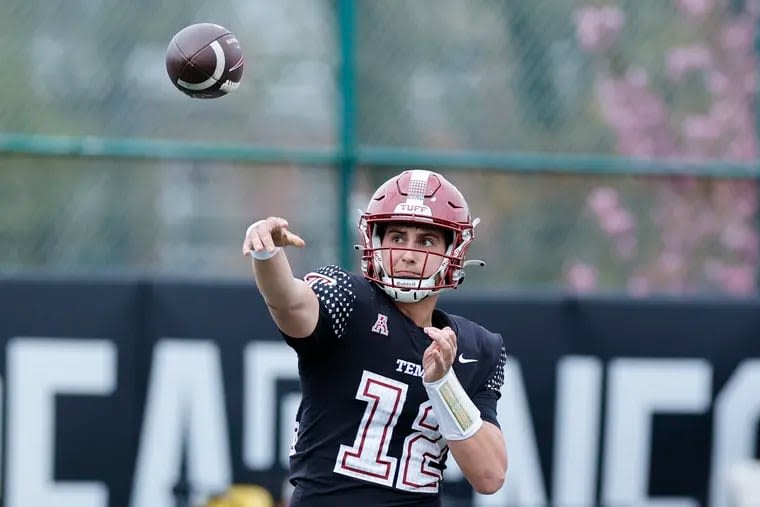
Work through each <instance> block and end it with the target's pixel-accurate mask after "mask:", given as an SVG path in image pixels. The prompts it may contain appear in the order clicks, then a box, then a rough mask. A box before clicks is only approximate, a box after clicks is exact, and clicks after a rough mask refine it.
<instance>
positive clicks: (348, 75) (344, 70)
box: [338, 0, 356, 269]
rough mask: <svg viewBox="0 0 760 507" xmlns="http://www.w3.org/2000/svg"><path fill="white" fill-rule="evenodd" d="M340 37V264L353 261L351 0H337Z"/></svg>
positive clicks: (348, 264)
mask: <svg viewBox="0 0 760 507" xmlns="http://www.w3.org/2000/svg"><path fill="white" fill-rule="evenodd" d="M338 26H339V31H340V34H339V39H340V82H339V88H340V94H339V95H340V99H339V100H340V118H339V129H340V131H339V133H338V134H339V139H340V148H339V150H340V151H339V154H338V160H339V162H338V170H339V184H338V188H339V195H338V203H339V204H338V220H339V227H340V264H341V266H343V267H344V268H346V269H350V268H351V264H352V259H353V255H352V251H353V248H352V241H351V238H352V236H353V225H354V224H353V223H352V220H351V209H350V208H351V187H352V185H353V179H354V172H355V169H356V62H355V59H356V38H355V35H356V11H355V6H354V0H338Z"/></svg>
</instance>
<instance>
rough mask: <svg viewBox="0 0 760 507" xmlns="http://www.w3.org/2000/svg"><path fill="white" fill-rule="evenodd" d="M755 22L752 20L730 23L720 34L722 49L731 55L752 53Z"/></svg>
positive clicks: (737, 20) (738, 20) (746, 19)
mask: <svg viewBox="0 0 760 507" xmlns="http://www.w3.org/2000/svg"><path fill="white" fill-rule="evenodd" d="M754 38H755V22H754V20H753V19H752V18H742V19H736V20H734V21H731V22H729V23H728V25H727V26H726V27H725V28H724V29H723V31H722V32H721V34H720V44H721V47H722V48H723V49H724V50H726V51H729V52H730V53H746V52H748V51H752V44H753V42H754Z"/></svg>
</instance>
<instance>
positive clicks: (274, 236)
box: [243, 217, 306, 255]
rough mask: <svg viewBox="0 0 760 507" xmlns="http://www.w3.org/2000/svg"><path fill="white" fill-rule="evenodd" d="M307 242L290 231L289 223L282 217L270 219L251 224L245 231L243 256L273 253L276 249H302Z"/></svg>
mask: <svg viewBox="0 0 760 507" xmlns="http://www.w3.org/2000/svg"><path fill="white" fill-rule="evenodd" d="M304 245H306V242H305V241H304V240H303V239H301V238H300V237H299V236H297V235H296V234H293V233H292V232H290V231H289V230H288V221H287V220H285V219H284V218H280V217H269V218H265V219H264V220H259V221H258V222H255V223H253V224H251V226H250V227H248V230H246V231H245V239H244V240H243V255H250V254H251V252H253V251H257V252H261V251H264V250H266V251H267V252H273V251H274V249H275V247H278V246H280V247H283V246H295V247H298V248H300V247H302V246H304Z"/></svg>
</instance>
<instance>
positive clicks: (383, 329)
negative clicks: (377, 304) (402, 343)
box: [372, 313, 388, 336]
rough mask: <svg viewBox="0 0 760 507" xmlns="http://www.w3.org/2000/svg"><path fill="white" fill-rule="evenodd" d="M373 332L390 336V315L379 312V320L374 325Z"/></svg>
mask: <svg viewBox="0 0 760 507" xmlns="http://www.w3.org/2000/svg"><path fill="white" fill-rule="evenodd" d="M372 332H373V333H377V334H381V335H383V336H388V317H387V316H385V315H383V314H382V313H378V314H377V320H376V321H375V323H374V324H373V325H372Z"/></svg>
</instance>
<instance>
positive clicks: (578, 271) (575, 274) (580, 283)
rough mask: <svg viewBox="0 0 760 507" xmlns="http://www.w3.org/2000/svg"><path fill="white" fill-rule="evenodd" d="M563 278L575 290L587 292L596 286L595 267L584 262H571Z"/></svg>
mask: <svg viewBox="0 0 760 507" xmlns="http://www.w3.org/2000/svg"><path fill="white" fill-rule="evenodd" d="M565 280H566V281H567V284H568V286H569V288H570V289H572V290H573V291H575V292H578V293H583V292H589V291H592V290H594V289H595V288H596V285H597V273H596V269H595V268H594V267H593V266H590V265H589V264H586V263H584V262H580V261H575V262H573V263H572V264H571V265H570V266H569V267H568V268H567V270H566V272H565Z"/></svg>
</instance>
